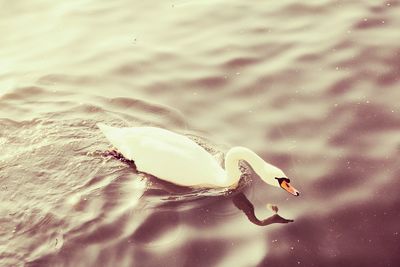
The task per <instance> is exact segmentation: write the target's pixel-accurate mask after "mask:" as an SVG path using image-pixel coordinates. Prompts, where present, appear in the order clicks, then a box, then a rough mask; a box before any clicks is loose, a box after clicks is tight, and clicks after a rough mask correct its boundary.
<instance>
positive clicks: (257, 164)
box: [225, 146, 266, 185]
mask: <svg viewBox="0 0 400 267" xmlns="http://www.w3.org/2000/svg"><path fill="white" fill-rule="evenodd" d="M240 160H244V161H246V162H247V163H249V165H250V166H251V167H252V168H253V170H254V171H255V172H256V173H257V174H258V175H259V176H260V177H262V174H263V171H264V168H265V165H266V162H265V161H264V160H263V159H262V158H261V157H260V156H258V155H257V154H256V153H254V152H253V151H251V150H250V149H248V148H245V147H239V146H238V147H232V148H231V149H230V150H229V151H228V152H227V153H226V156H225V171H226V174H227V180H228V183H229V184H230V185H234V184H235V185H236V184H237V183H238V182H239V180H240V176H241V175H242V172H241V171H240V169H239V161H240Z"/></svg>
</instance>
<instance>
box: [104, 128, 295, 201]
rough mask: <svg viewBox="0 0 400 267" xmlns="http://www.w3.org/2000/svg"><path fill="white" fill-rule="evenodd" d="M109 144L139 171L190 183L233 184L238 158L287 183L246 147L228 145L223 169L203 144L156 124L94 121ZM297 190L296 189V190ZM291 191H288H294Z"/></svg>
mask: <svg viewBox="0 0 400 267" xmlns="http://www.w3.org/2000/svg"><path fill="white" fill-rule="evenodd" d="M98 127H99V128H100V129H101V131H102V132H103V134H104V135H105V136H106V138H107V139H108V140H109V141H110V142H111V144H112V145H113V146H114V147H115V148H116V149H117V150H118V151H119V152H120V153H121V154H122V155H123V156H124V157H125V158H126V159H128V160H133V161H134V162H135V165H136V167H137V170H138V171H140V172H144V173H148V174H151V175H154V176H156V177H157V178H159V179H162V180H165V181H168V182H171V183H174V184H177V185H182V186H190V187H236V185H237V184H238V182H239V179H240V176H241V172H240V170H239V166H238V164H239V161H240V160H245V161H247V162H248V163H249V164H250V165H251V167H252V168H253V170H254V171H255V172H256V173H257V174H258V175H259V176H260V177H261V178H262V179H263V180H264V181H265V182H266V183H268V184H271V185H274V186H278V187H279V186H282V184H281V181H280V180H278V178H279V179H284V180H285V181H286V183H287V184H288V179H287V178H286V175H285V174H284V173H283V172H282V171H281V170H280V169H278V168H277V167H275V166H273V165H271V164H269V163H266V162H265V161H264V160H263V159H262V158H260V157H259V156H258V155H257V154H255V153H254V152H253V151H251V150H250V149H247V148H244V147H233V148H231V149H230V150H229V151H228V152H227V154H226V157H225V170H224V169H223V168H222V167H221V166H220V164H219V163H218V162H217V161H216V160H215V158H214V157H213V156H212V155H211V154H210V153H208V152H207V151H206V150H205V149H204V148H203V147H201V146H199V145H198V144H197V143H195V142H194V141H193V140H191V139H189V138H188V137H186V136H184V135H181V134H178V133H174V132H171V131H168V130H165V129H161V128H156V127H132V128H115V127H110V126H107V125H105V124H101V123H99V124H98ZM296 192H297V191H296ZM296 192H291V193H292V194H295V195H296V194H297V195H298V193H296Z"/></svg>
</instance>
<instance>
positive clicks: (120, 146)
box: [97, 123, 127, 156]
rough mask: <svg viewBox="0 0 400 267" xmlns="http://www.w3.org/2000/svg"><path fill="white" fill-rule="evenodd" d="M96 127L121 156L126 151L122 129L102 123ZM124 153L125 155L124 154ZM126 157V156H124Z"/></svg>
mask: <svg viewBox="0 0 400 267" xmlns="http://www.w3.org/2000/svg"><path fill="white" fill-rule="evenodd" d="M97 127H99V129H100V130H101V131H102V133H103V134H104V136H105V137H106V138H107V140H108V141H109V142H110V143H111V144H112V145H113V146H114V147H115V148H116V149H117V150H118V151H119V152H120V153H122V154H123V155H124V154H125V153H126V152H127V151H126V144H125V136H124V135H125V132H124V128H116V127H112V126H108V125H106V124H104V123H97ZM124 152H125V153H124ZM124 156H126V155H124Z"/></svg>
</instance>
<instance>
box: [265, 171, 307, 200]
mask: <svg viewBox="0 0 400 267" xmlns="http://www.w3.org/2000/svg"><path fill="white" fill-rule="evenodd" d="M264 173H265V175H263V177H261V178H262V179H263V180H264V181H265V182H266V183H268V184H270V185H273V186H276V187H280V188H282V189H284V190H285V191H287V192H289V193H290V194H292V195H294V196H299V195H300V192H299V191H298V190H297V189H296V188H294V187H293V186H292V185H291V184H290V179H289V178H287V176H286V174H285V173H284V172H283V171H282V170H281V169H279V168H277V167H275V166H272V165H269V164H267V166H266V168H265V171H264Z"/></svg>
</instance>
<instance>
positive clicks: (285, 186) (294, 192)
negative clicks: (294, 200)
mask: <svg viewBox="0 0 400 267" xmlns="http://www.w3.org/2000/svg"><path fill="white" fill-rule="evenodd" d="M280 185H281V187H282V188H283V189H285V190H286V191H287V192H289V193H290V194H292V195H294V196H299V195H300V192H299V191H298V190H297V189H296V188H294V187H293V186H291V185H290V183H289V182H288V181H286V180H282V181H281V183H280Z"/></svg>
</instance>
